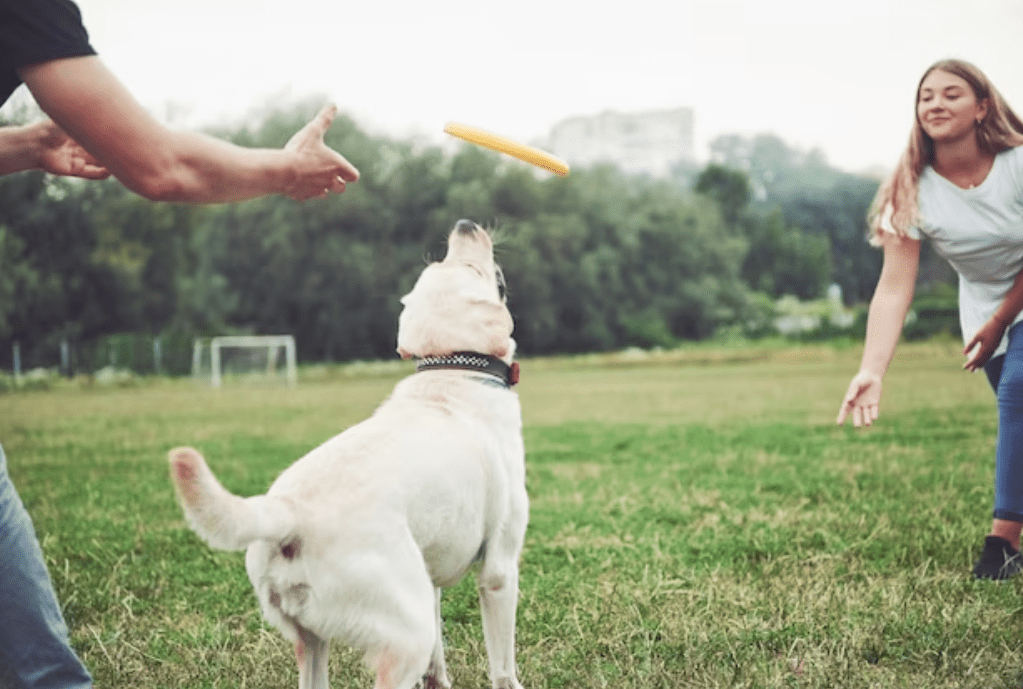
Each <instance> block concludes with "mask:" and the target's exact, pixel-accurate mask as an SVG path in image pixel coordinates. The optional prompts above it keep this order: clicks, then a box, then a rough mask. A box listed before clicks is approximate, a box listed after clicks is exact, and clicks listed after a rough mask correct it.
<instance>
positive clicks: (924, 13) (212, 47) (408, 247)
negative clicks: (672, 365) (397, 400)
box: [0, 0, 1023, 374]
mask: <svg viewBox="0 0 1023 689" xmlns="http://www.w3.org/2000/svg"><path fill="white" fill-rule="evenodd" d="M79 5H80V7H81V9H82V12H83V16H84V19H85V23H86V26H87V28H88V29H89V31H90V36H91V38H92V43H93V46H94V47H95V48H96V49H97V51H98V52H99V53H100V55H101V56H102V58H103V59H104V61H105V62H106V63H107V64H108V66H109V67H110V68H111V69H112V70H113V71H114V72H115V74H117V75H118V76H119V77H120V78H121V79H122V80H123V81H124V82H125V83H126V84H127V85H128V86H129V88H130V89H131V90H132V92H133V93H134V94H135V95H136V97H137V98H138V99H139V100H140V101H141V102H142V103H143V105H145V106H146V107H147V108H148V109H150V110H151V111H152V112H153V113H154V114H155V115H157V116H158V117H159V118H160V119H162V120H163V121H165V122H167V123H168V124H169V125H170V126H172V127H176V128H187V129H201V130H205V131H209V132H211V133H213V134H216V135H219V136H223V137H225V138H228V139H231V140H233V141H235V142H237V143H239V144H242V145H248V146H273V147H277V146H281V145H283V144H284V142H285V141H287V139H288V138H289V137H290V135H291V134H292V133H293V132H294V131H296V130H297V129H299V128H300V127H301V126H303V125H304V123H305V122H306V121H308V119H309V118H311V117H312V116H313V114H315V112H316V111H317V110H318V109H319V107H320V106H321V105H322V104H323V103H324V102H327V101H332V102H335V103H337V104H338V106H339V107H340V108H341V111H342V114H341V115H340V116H339V118H338V121H337V122H336V124H335V126H334V127H333V129H332V130H331V131H330V133H329V136H328V143H329V144H330V145H331V146H333V147H334V148H336V149H337V150H339V151H340V152H342V153H343V154H344V155H345V156H346V157H348V158H349V159H350V160H351V161H352V162H353V163H355V164H356V165H357V166H358V167H359V169H360V171H361V172H362V175H363V177H362V180H361V181H360V182H359V183H358V184H356V185H353V186H352V187H350V189H349V191H348V192H346V193H345V194H344V195H342V196H339V197H335V198H331V199H328V200H324V201H313V202H308V203H305V204H296V203H294V202H291V201H289V200H287V199H278V198H270V199H262V200H258V201H253V202H248V203H243V204H237V205H230V206H227V205H225V206H216V207H205V208H204V207H195V206H183V205H171V204H153V203H149V202H146V201H144V200H142V199H140V198H138V197H136V196H134V195H132V194H130V193H129V192H126V191H125V190H123V188H121V187H120V186H119V185H118V184H117V183H116V182H112V181H108V182H105V183H100V184H97V183H81V182H77V181H74V180H59V179H51V178H47V177H46V176H44V175H41V174H21V175H16V176H11V177H7V178H4V179H0V371H9V372H11V371H14V369H15V368H18V369H20V370H22V371H27V370H31V369H34V368H43V369H54V368H59V369H61V370H63V371H64V372H65V373H69V374H70V373H91V372H95V371H96V370H99V369H102V368H114V369H119V368H122V369H127V370H132V371H135V372H137V373H153V372H157V371H158V372H160V373H169V374H183V373H187V372H188V370H189V366H190V362H191V357H192V351H193V350H192V346H193V342H194V340H195V339H196V338H199V337H212V336H215V335H224V334H289V335H293V336H294V337H295V339H296V343H297V349H298V357H299V360H300V361H301V362H304V363H310V362H332V361H333V362H337V361H352V360H356V359H359V360H364V359H387V358H394V357H395V354H394V339H395V327H396V321H397V314H398V309H399V304H398V298H399V297H400V296H401V294H403V293H404V292H405V291H407V289H408V288H409V287H410V286H411V284H412V281H413V280H414V279H415V278H416V276H417V275H418V273H419V271H420V269H421V268H422V266H423V265H424V261H426V260H429V259H430V258H431V257H438V258H439V257H440V256H442V255H443V240H444V238H445V236H446V234H447V231H448V230H449V229H450V227H451V226H452V225H453V223H454V222H455V221H456V220H457V219H459V218H462V217H467V218H472V219H474V220H476V221H478V222H480V223H482V224H485V225H487V226H489V227H491V228H494V229H495V231H496V232H497V233H498V234H499V235H500V236H501V237H502V243H501V245H500V247H499V249H498V252H499V253H498V259H499V261H500V262H501V263H502V264H503V267H504V269H505V273H506V275H507V278H508V282H509V286H510V299H509V305H510V307H511V309H512V313H513V315H514V316H515V318H516V333H515V336H516V339H517V340H518V341H519V344H520V351H521V352H522V354H523V355H532V356H536V355H546V354H562V353H579V352H591V351H609V350H617V349H623V348H628V347H639V348H644V349H649V348H671V347H677V346H679V345H680V344H681V343H684V342H692V341H700V340H710V339H720V340H746V339H758V338H765V337H788V338H803V339H808V338H814V339H827V338H835V337H849V338H856V337H859V336H860V334H861V332H860V331H861V329H862V310H863V305H864V303H865V302H866V301H867V300H868V299H869V297H870V295H871V293H872V290H873V286H874V284H875V282H876V278H877V273H878V270H879V266H880V255H879V254H878V253H877V252H876V251H875V250H873V249H871V248H870V247H869V246H868V245H867V244H866V242H865V239H864V237H865V233H866V224H865V215H866V212H867V208H868V206H869V203H870V201H871V199H872V197H873V194H874V192H875V190H876V188H877V184H878V181H879V179H880V178H881V176H882V175H883V174H884V173H885V171H886V170H887V169H888V167H889V166H890V165H891V164H892V163H893V162H894V160H895V159H896V158H897V157H898V155H899V153H900V152H901V149H902V147H903V146H904V144H905V141H906V138H907V136H908V133H909V129H910V125H911V123H912V117H913V96H914V90H915V88H916V84H917V81H918V80H919V78H920V76H921V74H922V73H923V71H924V70H925V69H926V67H927V66H928V65H930V64H931V63H932V62H934V61H936V60H938V59H941V58H944V57H950V56H952V57H962V58H965V59H968V60H970V61H972V62H974V63H975V64H977V65H978V66H980V67H981V68H982V69H983V70H984V71H985V72H987V74H988V76H989V77H991V79H992V81H993V82H994V84H995V85H996V86H997V87H998V88H999V89H1000V90H1001V91H1002V93H1003V95H1004V96H1005V97H1006V99H1007V100H1008V102H1009V103H1010V105H1015V106H1016V107H1017V108H1019V107H1023V106H1020V104H1021V103H1023V70H1021V69H1020V68H1019V60H1018V55H1017V50H1016V46H1017V41H1016V40H1015V38H1016V37H1015V35H1013V34H1014V33H1015V29H1016V27H1018V26H1019V18H1020V12H1021V10H1023V3H1021V2H1019V0H979V1H977V2H971V3H962V2H958V1H955V2H954V1H952V0H936V1H933V2H917V1H915V0H900V1H896V2H892V1H890V0H889V1H881V0H867V1H865V2H859V3H856V4H855V5H854V6H842V7H839V6H836V5H832V4H827V3H819V2H810V1H806V0H779V1H777V2H772V3H762V2H756V1H753V0H746V1H739V0H734V1H731V0H716V1H713V2H712V1H699V0H688V1H681V2H675V3H663V2H660V1H659V0H656V1H655V0H636V1H635V2H632V3H628V4H627V5H622V4H620V3H614V4H612V3H605V2H592V1H590V2H585V3H583V2H560V1H557V0H553V1H551V0H545V1H544V2H539V1H534V0H524V1H520V2H515V3H506V2H464V1H461V0H457V1H452V2H441V3H419V2H412V1H410V0H394V1H390V2H388V1H380V2H373V3H345V2H339V1H338V0H330V1H321V0H294V1H292V2H289V3H287V4H279V3H270V2H266V1H264V0H245V1H244V2H242V1H235V0H218V2H198V1H193V0H179V1H176V2H170V1H169V0H152V1H151V2H147V3H144V4H143V3H137V2H133V1H132V0H81V1H80V2H79ZM38 116H39V115H38V112H37V111H36V110H35V107H34V104H33V103H32V101H31V98H30V96H29V95H28V94H27V92H26V91H25V90H24V89H22V90H20V91H19V92H18V93H17V94H16V96H15V97H14V98H12V100H11V101H10V102H9V103H8V104H7V105H6V106H5V107H4V108H2V109H0V119H2V121H4V122H7V123H11V122H20V121H26V120H31V119H34V118H36V117H38ZM451 120H455V121H462V122H466V123H469V124H473V125H476V126H480V127H483V128H486V129H490V130H492V131H495V132H498V133H501V134H504V135H507V136H511V137H514V138H517V139H519V140H522V141H525V142H528V143H531V144H534V145H538V146H541V147H543V148H546V149H548V150H551V151H552V152H554V153H555V154H557V155H559V156H561V157H563V158H565V159H567V160H568V161H569V162H570V163H571V164H572V166H573V171H572V174H571V175H570V176H569V177H567V178H565V179H561V178H555V177H552V176H551V175H549V174H547V173H544V172H542V171H539V170H536V169H534V168H532V167H530V166H528V165H526V164H524V163H521V162H518V161H515V160H512V159H509V158H507V157H502V156H498V155H497V154H492V153H489V152H487V151H484V150H482V149H479V148H473V147H470V146H468V145H463V144H461V143H459V142H458V141H456V140H454V139H451V138H449V137H446V136H445V135H444V134H443V133H442V128H443V125H444V124H445V123H446V122H447V121H451ZM920 282H921V284H920V286H919V289H918V301H917V303H916V304H915V306H914V310H913V318H914V319H915V320H914V321H913V322H912V323H911V324H910V327H909V328H908V330H907V334H908V335H909V336H910V337H924V336H927V335H930V334H932V333H934V332H948V333H950V334H953V335H954V334H956V332H957V327H958V326H957V319H956V317H955V286H954V281H952V280H951V273H950V271H949V270H948V269H947V268H946V267H944V265H943V264H942V263H940V262H939V261H936V260H934V257H933V256H931V255H930V254H927V255H925V257H924V266H923V270H922V271H921V276H920ZM15 353H16V355H15Z"/></svg>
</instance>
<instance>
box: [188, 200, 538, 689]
mask: <svg viewBox="0 0 1023 689" xmlns="http://www.w3.org/2000/svg"><path fill="white" fill-rule="evenodd" d="M503 292H504V282H503V277H502V276H501V273H500V269H499V268H498V267H497V265H496V264H495V263H494V256H493V244H492V242H491V239H490V236H489V235H488V234H487V232H485V231H484V230H482V229H480V228H479V227H478V226H477V225H476V224H475V223H472V222H470V221H468V220H461V221H459V222H458V224H457V225H456V226H455V229H454V231H452V233H451V235H450V237H449V238H448V252H447V256H446V257H445V258H444V260H443V261H442V262H439V263H433V264H431V265H429V266H427V267H426V269H425V270H424V271H423V273H422V275H421V276H420V277H419V280H418V281H417V282H416V284H415V287H413V289H412V291H411V292H410V293H409V294H407V295H406V296H405V297H404V298H403V299H402V300H401V301H402V304H403V305H404V308H403V310H402V314H401V317H400V320H399V330H398V351H399V353H400V354H401V355H402V356H403V357H406V358H407V357H416V358H418V359H420V362H419V365H418V370H417V372H416V373H415V374H413V375H411V376H409V377H408V378H406V379H404V380H403V381H401V382H400V383H399V384H398V385H397V386H396V387H395V389H394V392H393V394H392V395H391V397H390V398H389V399H388V400H386V401H385V402H384V403H383V404H382V405H381V406H380V407H379V408H378V409H377V410H376V412H375V413H374V414H373V416H371V417H370V418H369V419H367V420H365V421H363V422H362V423H360V424H358V425H356V426H353V427H352V428H349V429H348V430H346V431H345V432H344V433H342V434H340V435H338V436H336V437H335V438H333V439H331V440H329V441H327V442H326V443H324V444H323V445H321V446H319V447H318V448H316V449H314V450H313V451H312V452H310V453H309V454H307V455H305V456H304V457H302V458H301V459H299V460H298V461H297V462H295V463H294V464H293V465H292V466H291V467H289V468H288V469H286V470H285V471H284V472H283V473H282V474H281V476H280V477H279V478H278V479H277V481H275V482H274V484H273V485H272V486H271V487H270V489H269V491H268V492H267V493H266V495H260V496H256V497H250V498H241V497H238V496H235V495H232V494H231V493H229V492H227V490H225V489H224V488H223V487H222V486H221V485H220V483H218V482H217V479H216V478H215V477H214V476H213V474H212V472H211V471H210V470H209V468H208V467H207V466H206V463H205V461H204V460H203V458H202V456H201V455H200V454H199V453H198V452H196V451H195V450H192V449H189V448H181V449H177V450H173V451H172V452H171V453H170V457H169V459H170V464H171V475H172V478H173V481H174V484H175V487H176V489H177V492H178V497H179V500H180V502H181V504H182V507H183V509H184V512H185V515H186V516H187V518H188V522H189V524H190V525H191V527H192V528H193V529H194V530H195V531H196V533H198V534H199V535H200V536H202V538H204V539H205V540H206V541H207V542H208V543H209V544H210V545H211V546H213V547H216V548H223V549H235V550H240V549H243V548H247V549H248V552H247V553H246V556H245V566H246V570H247V571H248V575H249V579H251V581H252V585H253V586H254V587H255V589H256V593H257V595H258V597H259V601H260V604H261V606H262V609H263V614H264V615H265V616H266V618H267V620H269V621H270V623H271V624H273V625H274V626H276V627H278V628H279V629H280V630H281V631H282V632H283V634H284V635H285V636H286V637H288V638H289V639H291V640H292V641H294V642H295V653H296V656H297V658H298V663H299V686H300V687H301V689H326V688H327V686H328V684H327V651H328V644H329V641H330V639H341V640H343V641H344V642H346V643H348V644H350V645H351V646H354V647H356V648H359V649H361V650H363V651H364V652H365V657H366V661H367V663H368V664H369V665H370V666H371V667H372V668H373V669H375V671H376V685H375V686H376V689H411V688H412V687H414V686H417V685H419V686H423V687H428V688H435V687H450V686H451V682H450V679H449V678H448V674H447V670H446V667H445V664H444V652H443V647H442V643H441V620H440V590H441V589H442V588H444V587H447V586H451V585H453V584H455V583H456V582H458V581H459V580H460V579H461V578H462V577H463V576H464V575H465V574H466V572H467V571H468V570H469V569H470V568H471V567H472V566H473V565H474V564H476V565H478V572H477V581H478V585H479V597H480V608H481V611H482V615H483V632H484V638H485V641H486V647H487V655H488V660H489V663H490V678H491V681H492V683H493V686H494V687H495V689H521V685H520V684H519V682H518V679H517V678H516V673H515V608H516V603H517V599H518V559H519V553H520V551H521V549H522V541H523V538H524V536H525V531H526V522H527V520H528V511H529V507H528V498H527V497H526V489H525V456H524V450H523V443H522V414H521V410H520V407H519V400H518V395H517V394H516V393H515V392H513V391H512V390H511V387H510V386H511V385H512V384H513V383H514V382H515V380H516V379H517V372H518V368H517V366H514V365H513V364H512V358H513V356H514V354H515V342H514V340H512V338H511V332H512V320H511V315H510V314H509V312H508V309H507V308H506V307H505V303H504V293H503ZM420 683H421V684H420Z"/></svg>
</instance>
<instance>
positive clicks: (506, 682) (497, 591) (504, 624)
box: [479, 563, 522, 689]
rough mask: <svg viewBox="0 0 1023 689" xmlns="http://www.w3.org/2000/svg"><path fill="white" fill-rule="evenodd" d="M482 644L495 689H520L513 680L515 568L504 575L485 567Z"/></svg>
mask: <svg viewBox="0 0 1023 689" xmlns="http://www.w3.org/2000/svg"><path fill="white" fill-rule="evenodd" d="M479 593H480V612H481V613H482V615H483V640H484V641H485V642H486V646H487V660H488V661H489V663H490V681H491V682H492V684H493V687H494V689H522V685H521V684H519V680H518V679H517V678H516V676H515V606H516V605H517V604H518V598H519V573H518V567H516V566H515V564H514V563H513V564H512V565H511V566H510V567H509V568H508V569H506V570H504V571H503V572H497V571H493V570H492V569H491V568H490V567H489V566H487V565H484V567H483V571H481V572H480V579H479Z"/></svg>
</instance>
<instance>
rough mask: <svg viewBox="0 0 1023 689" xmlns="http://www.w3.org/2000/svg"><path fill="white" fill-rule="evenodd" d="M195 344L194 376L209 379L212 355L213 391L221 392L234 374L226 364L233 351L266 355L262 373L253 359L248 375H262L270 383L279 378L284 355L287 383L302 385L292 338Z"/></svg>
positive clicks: (216, 340)
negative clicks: (228, 378)
mask: <svg viewBox="0 0 1023 689" xmlns="http://www.w3.org/2000/svg"><path fill="white" fill-rule="evenodd" d="M208 342H209V344H208V349H207V344H206V341H204V340H199V339H197V340H195V342H194V343H193V345H192V376H193V377H194V378H205V377H206V376H205V375H204V374H205V373H206V370H207V369H206V365H205V363H206V357H205V354H206V352H207V351H208V352H209V369H208V370H209V379H210V382H211V383H212V385H213V387H215V388H219V387H220V386H221V384H222V383H223V381H224V376H225V374H226V373H227V372H228V371H229V370H230V367H228V366H227V364H226V362H225V358H226V354H227V353H229V352H231V351H232V350H249V352H250V353H258V352H260V351H261V352H262V353H263V356H264V357H265V359H263V361H265V365H262V367H261V368H262V369H263V370H262V372H258V371H257V370H256V367H254V366H252V363H251V359H253V358H255V357H254V356H249V357H247V359H248V360H249V361H248V363H247V365H248V366H249V368H248V370H246V371H244V373H247V374H248V375H250V376H255V375H260V374H261V375H262V376H263V377H265V378H267V379H275V378H276V377H277V375H278V374H277V369H278V364H279V362H281V354H282V353H283V354H284V360H283V365H284V380H285V382H286V383H287V384H288V386H289V387H294V386H295V385H297V384H298V365H297V362H296V357H295V338H294V337H293V336H291V335H228V336H223V337H214V338H213V339H211V340H209V341H208Z"/></svg>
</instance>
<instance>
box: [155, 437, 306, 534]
mask: <svg viewBox="0 0 1023 689" xmlns="http://www.w3.org/2000/svg"><path fill="white" fill-rule="evenodd" d="M167 459H168V461H169V462H170V467H171V479H173V481H174V488H175V489H176V490H177V493H178V500H179V501H180V503H181V507H182V509H183V510H184V512H185V517H186V518H187V520H188V523H189V526H191V527H192V530H193V531H195V532H196V533H197V534H199V536H201V537H202V539H203V540H204V541H206V542H207V543H209V544H210V545H211V546H213V547H214V548H220V549H222V550H243V549H245V548H247V547H248V546H249V544H251V543H253V542H255V541H259V540H272V541H281V540H284V539H286V538H287V537H288V536H290V535H293V534H294V533H295V529H296V526H297V519H296V516H295V513H294V510H293V509H292V506H291V505H290V504H289V503H288V502H285V501H284V500H281V499H279V498H274V497H270V496H267V495H257V496H255V497H251V498H242V497H239V496H237V495H233V494H231V493H229V492H228V491H227V489H226V488H224V487H223V486H222V485H220V482H219V481H218V480H217V478H216V477H215V476H214V475H213V472H212V471H210V468H209V467H208V466H206V461H205V460H204V459H203V458H202V455H201V454H199V453H198V452H197V451H196V450H193V449H192V448H190V447H180V448H177V449H175V450H171V452H170V454H169V455H168V457H167Z"/></svg>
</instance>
